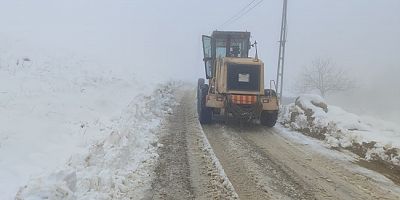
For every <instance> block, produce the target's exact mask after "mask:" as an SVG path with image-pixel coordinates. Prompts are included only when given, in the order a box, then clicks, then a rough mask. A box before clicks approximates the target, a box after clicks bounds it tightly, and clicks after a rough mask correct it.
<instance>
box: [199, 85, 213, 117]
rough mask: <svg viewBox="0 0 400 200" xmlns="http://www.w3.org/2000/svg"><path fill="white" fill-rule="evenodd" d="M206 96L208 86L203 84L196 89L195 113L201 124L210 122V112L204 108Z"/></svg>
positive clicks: (209, 109)
mask: <svg viewBox="0 0 400 200" xmlns="http://www.w3.org/2000/svg"><path fill="white" fill-rule="evenodd" d="M207 94H208V85H207V84H203V85H202V86H200V87H199V88H198V99H197V109H198V110H197V112H198V114H199V121H200V123H201V124H209V123H211V121H212V110H211V108H208V107H207V106H206V97H207Z"/></svg>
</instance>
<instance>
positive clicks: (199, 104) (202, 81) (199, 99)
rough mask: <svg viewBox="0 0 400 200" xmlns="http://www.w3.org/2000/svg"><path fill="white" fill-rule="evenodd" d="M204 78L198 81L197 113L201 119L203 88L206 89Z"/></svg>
mask: <svg viewBox="0 0 400 200" xmlns="http://www.w3.org/2000/svg"><path fill="white" fill-rule="evenodd" d="M204 82H205V80H204V78H199V79H198V80H197V96H196V98H197V113H198V115H199V117H200V110H201V101H202V97H201V88H203V87H204Z"/></svg>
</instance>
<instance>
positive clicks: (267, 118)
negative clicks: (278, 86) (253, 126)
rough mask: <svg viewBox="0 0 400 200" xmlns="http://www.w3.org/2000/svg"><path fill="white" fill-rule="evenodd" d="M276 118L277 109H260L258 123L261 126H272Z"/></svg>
mask: <svg viewBox="0 0 400 200" xmlns="http://www.w3.org/2000/svg"><path fill="white" fill-rule="evenodd" d="M277 120H278V111H265V110H264V111H262V112H261V116H260V123H261V125H263V126H268V127H273V126H275V124H276V121H277Z"/></svg>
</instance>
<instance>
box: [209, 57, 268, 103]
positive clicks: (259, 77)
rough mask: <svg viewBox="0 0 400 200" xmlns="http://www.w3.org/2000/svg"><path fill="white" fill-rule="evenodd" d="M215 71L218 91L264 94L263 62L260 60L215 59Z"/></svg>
mask: <svg viewBox="0 0 400 200" xmlns="http://www.w3.org/2000/svg"><path fill="white" fill-rule="evenodd" d="M218 71H219V72H218ZM217 73H218V76H217V77H218V79H217V80H216V81H217V90H218V91H219V92H220V93H230V94H255V95H259V94H264V64H263V63H262V62H261V61H260V60H256V59H253V58H221V59H218V61H217Z"/></svg>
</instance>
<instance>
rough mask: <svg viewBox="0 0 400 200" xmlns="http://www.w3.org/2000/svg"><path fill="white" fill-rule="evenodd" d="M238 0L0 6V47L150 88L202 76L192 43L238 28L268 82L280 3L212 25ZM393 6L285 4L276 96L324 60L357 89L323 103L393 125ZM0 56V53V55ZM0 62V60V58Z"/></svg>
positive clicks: (397, 43)
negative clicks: (254, 48) (121, 74)
mask: <svg viewBox="0 0 400 200" xmlns="http://www.w3.org/2000/svg"><path fill="white" fill-rule="evenodd" d="M249 2H250V0H248V1H232V0H220V1H212V0H202V1H184V0H169V1H144V0H142V1H140V0H131V1H129V0H109V1H105V0H68V1H67V0H64V1H54V0H35V1H30V0H1V1H0V38H1V40H0V41H3V42H4V41H7V44H8V46H7V47H10V48H12V46H13V44H18V45H19V46H21V45H22V46H23V45H26V46H29V48H33V49H35V50H37V51H43V52H51V53H54V54H71V55H75V56H79V57H82V58H84V59H88V60H92V61H94V62H97V63H101V64H102V66H104V67H106V68H110V69H115V70H124V71H129V72H135V73H136V74H139V75H140V76H141V77H148V78H149V79H151V80H154V81H158V80H167V79H178V80H186V81H196V80H197V78H198V77H203V76H204V69H203V63H202V49H201V41H200V39H201V35H202V34H211V32H212V31H213V30H215V29H219V30H247V31H250V32H252V40H257V42H258V44H259V56H260V58H261V59H262V60H263V61H264V62H265V64H266V77H267V79H275V76H276V63H277V57H278V42H277V41H278V38H279V31H280V18H281V9H282V8H281V7H282V5H281V4H282V2H281V1H280V0H265V1H263V2H262V3H261V4H260V5H259V6H257V7H256V8H254V9H253V10H252V11H251V12H249V13H248V14H247V15H245V16H244V17H242V18H240V19H239V20H237V21H235V22H233V23H229V24H227V25H226V26H224V27H221V24H223V23H224V22H225V21H226V20H227V19H229V18H230V17H232V16H233V15H235V14H236V13H237V11H239V10H241V9H242V8H243V7H244V6H245V5H247V4H248V3H249ZM399 10H400V1H398V0H381V1H365V0H322V1H315V0H296V1H295V0H289V6H288V43H287V54H286V56H287V57H286V58H287V60H286V66H285V77H284V80H285V85H284V86H285V91H284V92H285V93H286V94H294V93H293V91H290V88H291V86H292V85H293V84H296V83H295V81H294V80H295V78H296V74H298V73H299V72H301V70H302V68H303V67H304V66H307V65H308V64H310V63H311V62H312V60H313V59H315V58H329V59H331V60H332V61H334V62H335V63H336V65H337V66H338V67H342V68H344V69H346V70H347V71H348V72H349V74H350V76H352V77H353V78H354V79H355V81H356V82H357V83H358V87H357V88H356V89H355V90H352V91H350V92H347V93H344V94H337V95H331V96H329V97H328V100H329V101H330V102H331V103H333V104H338V105H340V106H343V107H345V108H346V109H348V110H350V111H353V112H356V113H358V114H368V115H378V116H380V117H382V118H384V119H389V120H392V121H398V122H400V116H399V113H400V106H399V103H398V102H399V101H400V88H399V85H400V84H399V83H400V79H399V78H398V75H399V74H400V66H399V63H400V56H398V54H399V52H400V37H399V35H400V12H398V11H399ZM2 51H7V49H2ZM0 58H1V54H0Z"/></svg>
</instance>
